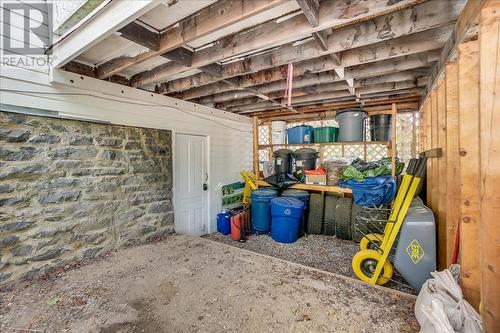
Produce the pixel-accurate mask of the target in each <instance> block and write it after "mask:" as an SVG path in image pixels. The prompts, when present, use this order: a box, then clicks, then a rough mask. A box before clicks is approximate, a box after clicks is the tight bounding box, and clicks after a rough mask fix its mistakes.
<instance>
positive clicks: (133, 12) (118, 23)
mask: <svg viewBox="0 0 500 333" xmlns="http://www.w3.org/2000/svg"><path fill="white" fill-rule="evenodd" d="M159 4H160V2H158V1H155V0H144V1H112V2H110V3H109V4H107V5H106V6H104V7H103V8H102V9H101V10H99V11H97V12H96V13H95V15H94V16H93V17H91V18H90V19H89V21H88V22H86V24H83V25H82V26H80V27H79V28H78V29H76V30H74V31H72V32H71V33H70V34H69V35H67V36H66V37H65V38H63V39H61V40H59V41H58V42H57V44H55V45H53V46H52V49H51V50H50V52H51V55H52V57H51V58H52V62H51V66H52V67H57V68H61V67H62V66H64V65H66V64H67V63H68V62H70V61H71V60H73V59H75V58H76V57H78V56H79V55H80V54H82V53H83V52H85V51H87V50H88V49H90V48H91V47H93V46H95V45H96V44H97V43H99V42H100V41H102V40H104V39H105V38H107V37H108V36H110V35H111V34H113V33H114V32H115V31H116V30H118V29H120V28H121V27H123V26H125V25H126V24H128V23H130V22H132V21H134V20H135V19H136V18H138V17H140V16H142V15H143V14H145V13H147V12H148V11H149V10H151V9H152V8H154V7H156V6H157V5H159ZM112 74H117V73H110V75H108V76H111V75H112Z"/></svg>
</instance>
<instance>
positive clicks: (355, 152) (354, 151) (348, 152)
mask: <svg viewBox="0 0 500 333" xmlns="http://www.w3.org/2000/svg"><path fill="white" fill-rule="evenodd" d="M364 155H365V149H364V146H363V145H345V146H344V156H345V157H350V158H351V157H352V158H356V157H359V158H361V159H362V158H363V156H364Z"/></svg>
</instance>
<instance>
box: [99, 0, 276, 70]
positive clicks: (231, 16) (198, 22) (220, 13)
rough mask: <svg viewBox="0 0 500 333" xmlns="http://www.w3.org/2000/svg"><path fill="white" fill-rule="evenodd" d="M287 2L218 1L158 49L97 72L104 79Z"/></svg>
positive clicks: (180, 26)
mask: <svg viewBox="0 0 500 333" xmlns="http://www.w3.org/2000/svg"><path fill="white" fill-rule="evenodd" d="M285 1H286V0H256V1H245V0H231V1H218V2H216V3H214V4H213V5H211V6H208V7H206V8H203V9H201V10H200V11H198V12H197V13H196V14H194V15H191V16H189V17H188V18H186V19H184V20H182V21H180V22H179V24H178V25H176V26H174V27H172V28H171V29H168V30H167V31H165V32H164V33H163V34H162V36H161V38H160V41H159V48H158V49H155V50H152V51H146V52H143V53H140V54H139V55H137V56H134V57H119V58H116V59H112V60H110V61H108V62H106V63H104V64H102V65H101V66H99V67H98V69H97V73H98V77H99V78H101V79H104V78H107V77H109V76H111V75H113V74H116V73H119V72H121V71H123V70H125V69H127V68H129V67H131V66H134V65H136V64H138V63H141V62H144V61H146V60H148V59H151V58H152V57H155V56H159V55H161V54H163V53H165V52H167V51H170V50H174V49H176V48H178V47H181V46H183V45H185V44H186V43H189V42H191V41H193V40H195V39H198V38H201V37H203V36H206V35H208V34H210V33H212V32H214V31H217V30H220V29H222V28H225V27H227V26H230V25H232V24H234V23H237V22H239V21H241V20H244V19H246V18H248V17H251V16H253V15H257V14H259V13H261V12H263V11H266V10H268V9H271V8H273V7H275V6H278V5H280V4H282V3H284V2H285ZM118 2H120V1H118ZM121 2H127V1H121ZM133 2H141V1H133Z"/></svg>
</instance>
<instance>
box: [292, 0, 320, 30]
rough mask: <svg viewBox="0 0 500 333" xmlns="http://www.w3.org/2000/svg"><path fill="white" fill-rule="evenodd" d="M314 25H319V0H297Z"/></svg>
mask: <svg viewBox="0 0 500 333" xmlns="http://www.w3.org/2000/svg"><path fill="white" fill-rule="evenodd" d="M296 1H297V3H298V4H299V6H300V9H302V12H303V13H304V15H305V16H306V18H307V20H308V21H309V23H310V24H311V25H312V26H313V27H317V26H318V25H319V1H318V0H296Z"/></svg>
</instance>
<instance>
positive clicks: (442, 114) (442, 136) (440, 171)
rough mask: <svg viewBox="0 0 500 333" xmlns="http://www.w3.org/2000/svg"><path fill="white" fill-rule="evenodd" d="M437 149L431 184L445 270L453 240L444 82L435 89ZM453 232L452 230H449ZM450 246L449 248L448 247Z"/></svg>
mask: <svg viewBox="0 0 500 333" xmlns="http://www.w3.org/2000/svg"><path fill="white" fill-rule="evenodd" d="M437 99H438V101H437V106H438V112H437V125H438V128H437V134H438V136H437V148H441V150H442V156H441V157H440V158H438V159H436V161H437V178H436V179H437V181H435V182H434V184H432V185H433V186H438V185H439V187H438V192H437V193H438V195H437V202H436V204H437V210H436V211H435V212H436V213H437V214H438V215H439V218H438V220H439V225H438V231H439V245H440V246H441V247H440V249H439V263H440V267H441V268H446V267H448V266H449V265H450V263H451V253H450V252H449V251H448V250H449V249H450V248H451V249H453V245H452V244H453V242H454V241H455V239H454V238H453V236H452V235H450V229H449V224H448V222H449V221H448V220H447V218H446V155H447V152H446V81H445V80H440V81H439V82H438V88H437ZM451 231H453V229H452V230H451ZM450 245H451V246H450Z"/></svg>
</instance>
